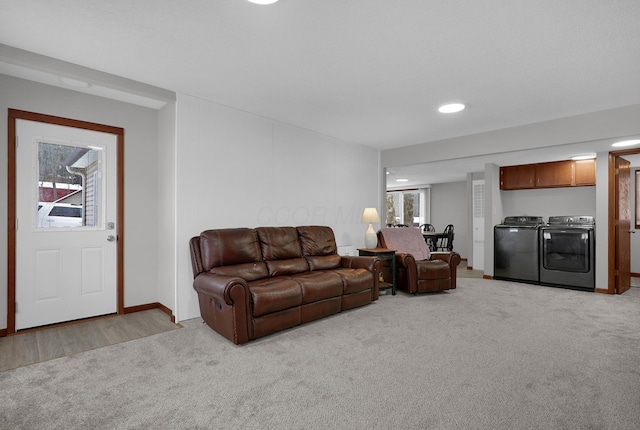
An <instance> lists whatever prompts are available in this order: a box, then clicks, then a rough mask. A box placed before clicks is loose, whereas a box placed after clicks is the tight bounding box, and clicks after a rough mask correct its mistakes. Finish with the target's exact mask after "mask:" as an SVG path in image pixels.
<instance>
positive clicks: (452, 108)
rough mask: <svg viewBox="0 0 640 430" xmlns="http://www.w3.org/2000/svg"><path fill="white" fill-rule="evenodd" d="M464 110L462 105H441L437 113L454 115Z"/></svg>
mask: <svg viewBox="0 0 640 430" xmlns="http://www.w3.org/2000/svg"><path fill="white" fill-rule="evenodd" d="M463 109H464V105H463V104H462V103H449V104H447V105H442V106H440V107H439V108H438V112H441V113H456V112H460V111H461V110H463Z"/></svg>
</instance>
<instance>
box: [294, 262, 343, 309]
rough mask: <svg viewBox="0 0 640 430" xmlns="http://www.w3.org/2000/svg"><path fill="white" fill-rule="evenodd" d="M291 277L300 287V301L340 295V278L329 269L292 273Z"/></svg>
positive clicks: (313, 300) (312, 300) (309, 301)
mask: <svg viewBox="0 0 640 430" xmlns="http://www.w3.org/2000/svg"><path fill="white" fill-rule="evenodd" d="M291 279H293V280H295V281H296V282H298V283H299V284H300V286H301V288H302V303H303V304H306V303H312V302H317V301H318V300H324V299H329V298H332V297H339V296H341V295H342V279H341V278H340V276H339V275H338V274H337V273H333V272H331V271H326V270H323V271H317V272H306V273H300V274H298V275H293V276H292V277H291Z"/></svg>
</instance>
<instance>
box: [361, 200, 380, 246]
mask: <svg viewBox="0 0 640 430" xmlns="http://www.w3.org/2000/svg"><path fill="white" fill-rule="evenodd" d="M361 221H362V222H368V223H369V228H368V229H367V231H366V233H365V234H364V247H365V248H367V249H373V248H375V247H376V245H377V244H378V236H376V231H375V230H374V229H373V224H372V223H374V222H379V221H380V217H379V216H378V211H377V210H376V208H365V209H364V212H363V213H362V220H361Z"/></svg>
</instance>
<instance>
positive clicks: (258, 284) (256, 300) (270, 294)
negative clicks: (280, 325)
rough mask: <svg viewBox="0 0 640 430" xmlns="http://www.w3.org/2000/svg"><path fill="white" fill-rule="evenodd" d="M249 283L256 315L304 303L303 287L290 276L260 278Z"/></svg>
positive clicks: (254, 314)
mask: <svg viewBox="0 0 640 430" xmlns="http://www.w3.org/2000/svg"><path fill="white" fill-rule="evenodd" d="M247 284H248V286H249V291H250V292H251V301H252V303H253V306H252V307H253V316H254V317H259V316H262V315H266V314H269V313H272V312H277V311H281V310H284V309H289V308H293V307H296V306H300V304H302V287H301V286H300V284H299V283H298V282H296V281H295V280H293V279H291V278H289V277H277V278H267V279H260V280H257V281H253V282H248V283H247Z"/></svg>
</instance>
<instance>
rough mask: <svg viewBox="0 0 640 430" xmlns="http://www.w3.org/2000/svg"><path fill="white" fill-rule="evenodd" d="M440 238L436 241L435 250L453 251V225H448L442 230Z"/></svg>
mask: <svg viewBox="0 0 640 430" xmlns="http://www.w3.org/2000/svg"><path fill="white" fill-rule="evenodd" d="M442 236H443V237H442V238H441V239H440V240H439V241H438V245H437V246H436V249H442V250H443V251H452V250H453V224H449V225H447V226H446V227H445V228H444V231H443V232H442Z"/></svg>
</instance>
